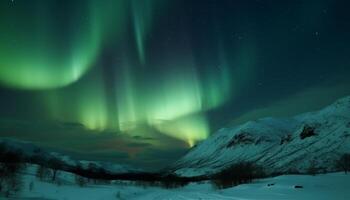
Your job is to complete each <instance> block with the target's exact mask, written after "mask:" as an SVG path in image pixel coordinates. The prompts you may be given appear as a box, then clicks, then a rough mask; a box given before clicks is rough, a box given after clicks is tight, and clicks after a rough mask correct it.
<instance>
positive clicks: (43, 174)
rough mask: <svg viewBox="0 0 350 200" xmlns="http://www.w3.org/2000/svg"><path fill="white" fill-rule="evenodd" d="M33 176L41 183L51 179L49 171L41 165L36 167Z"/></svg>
mask: <svg viewBox="0 0 350 200" xmlns="http://www.w3.org/2000/svg"><path fill="white" fill-rule="evenodd" d="M35 175H36V177H37V178H38V179H39V180H41V181H48V180H49V179H50V177H52V175H51V171H50V169H49V168H47V167H44V166H42V165H39V166H38V168H37V170H36V174H35Z"/></svg>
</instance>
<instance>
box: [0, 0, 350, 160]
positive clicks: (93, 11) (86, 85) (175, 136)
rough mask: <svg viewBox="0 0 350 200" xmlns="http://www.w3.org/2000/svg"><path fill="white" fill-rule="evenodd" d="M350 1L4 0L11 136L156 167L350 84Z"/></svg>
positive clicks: (6, 119)
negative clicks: (221, 134) (234, 127)
mask: <svg viewBox="0 0 350 200" xmlns="http://www.w3.org/2000/svg"><path fill="white" fill-rule="evenodd" d="M348 4H349V3H347V2H346V1H340V0H339V1H338V0H337V1H331V0H320V1H307V0H300V1H285V2H279V1H273V0H271V1H257V0H256V1H255V0H248V1H243V0H242V1H230V0H222V1H214V0H203V1H201V2H200V3H199V2H198V1H185V0H179V1H174V0H147V1H141V0H86V1H82V0H71V1H68V0H67V1H66V0H63V1H62V0H30V1H29V0H14V1H11V0H2V1H1V2H0V30H1V31H0V44H1V45H0V95H1V100H0V109H1V115H0V118H1V123H0V125H1V127H0V131H1V133H0V136H4V137H5V136H6V137H14V138H20V139H25V140H30V141H34V142H37V143H40V144H42V145H47V146H50V147H53V148H61V149H64V150H67V151H71V152H75V153H77V152H78V154H84V155H85V156H86V155H89V154H91V155H93V156H91V157H92V159H99V157H106V159H107V157H108V156H107V155H110V156H109V157H108V159H112V160H117V161H120V160H123V161H125V162H132V163H143V164H145V163H146V164H145V165H147V166H148V167H149V166H155V165H157V163H160V162H163V161H159V160H158V161H154V162H153V161H152V160H154V159H155V158H156V157H162V156H159V155H165V154H173V155H180V154H181V153H179V152H184V151H185V150H186V149H188V148H189V147H192V146H193V145H195V144H196V143H197V142H200V141H202V140H204V139H206V138H207V137H208V136H209V135H210V134H211V133H212V132H213V131H215V130H216V129H218V128H221V127H223V126H226V125H228V124H231V123H237V122H244V121H246V120H251V119H256V118H258V117H264V116H281V117H283V116H288V115H292V114H295V113H296V112H302V111H309V110H312V109H317V108H319V107H322V106H323V105H326V104H327V103H329V102H331V101H332V100H334V99H336V98H338V97H341V96H342V95H346V94H348V93H349V92H350V87H349V85H350V81H349V79H348V78H347V77H348V75H350V66H349V65H350V62H349V60H348V54H349V50H350V45H349V42H350V39H349V38H348V35H347V34H346V33H347V32H349V31H350V28H349V27H350V26H348V25H349V23H350V17H349V15H348V14H347V11H346V10H345V8H346V6H347V5H348ZM301 94H302V95H301ZM310 99H313V100H315V99H317V101H311V102H316V103H310ZM276 102H278V104H274V103H276ZM281 102H283V103H281ZM278 105H281V106H278ZM306 105H307V106H306ZM264 108H269V109H264ZM278 110H279V111H278ZM281 110H282V111H281ZM23 127H26V128H23ZM53 129H55V130H53ZM70 135H72V136H70ZM73 135H74V136H73ZM50 138H56V139H57V140H56V141H51V140H50ZM88 150H89V151H88ZM118 152H119V153H121V154H118ZM162 152H167V153H162ZM169 152H172V153H169ZM174 152H176V153H174ZM112 155H113V156H112ZM118 155H126V157H127V158H128V159H125V160H124V158H123V159H119V158H118ZM141 155H142V156H144V157H142V156H141ZM146 155H147V156H146ZM152 155H153V156H152ZM87 157H88V156H87ZM146 157H147V158H146ZM165 157H166V156H165ZM175 157H176V156H174V158H175ZM171 159H173V158H172V156H169V159H168V158H164V160H166V162H170V160H171ZM131 160H132V161H131ZM135 160H136V161H135ZM140 160H142V161H140ZM152 163H153V164H152Z"/></svg>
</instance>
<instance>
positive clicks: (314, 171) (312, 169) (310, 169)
mask: <svg viewBox="0 0 350 200" xmlns="http://www.w3.org/2000/svg"><path fill="white" fill-rule="evenodd" d="M316 165H317V163H316V160H312V161H310V164H309V167H308V168H307V174H310V175H312V176H315V175H316V174H317V172H318V168H317V167H316Z"/></svg>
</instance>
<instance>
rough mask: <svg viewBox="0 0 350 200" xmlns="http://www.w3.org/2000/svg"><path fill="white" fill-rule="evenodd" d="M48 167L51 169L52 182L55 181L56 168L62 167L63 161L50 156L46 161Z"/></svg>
mask: <svg viewBox="0 0 350 200" xmlns="http://www.w3.org/2000/svg"><path fill="white" fill-rule="evenodd" d="M48 167H49V168H51V170H52V182H55V180H56V177H57V174H58V170H60V169H62V167H63V162H62V161H61V160H59V159H57V158H51V159H50V160H49V161H48Z"/></svg>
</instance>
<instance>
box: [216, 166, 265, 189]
mask: <svg viewBox="0 0 350 200" xmlns="http://www.w3.org/2000/svg"><path fill="white" fill-rule="evenodd" d="M263 177H265V173H264V171H263V169H262V167H260V166H258V165H255V164H254V163H252V162H240V163H237V164H234V165H232V166H230V167H228V168H226V169H224V170H222V171H221V172H219V173H217V174H216V175H214V177H213V180H212V183H213V185H214V186H215V187H216V188H218V189H223V188H228V187H232V186H236V185H239V184H243V183H250V182H252V181H253V180H254V179H258V178H263Z"/></svg>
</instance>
